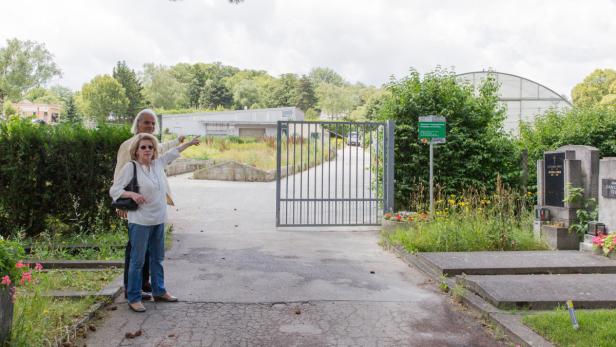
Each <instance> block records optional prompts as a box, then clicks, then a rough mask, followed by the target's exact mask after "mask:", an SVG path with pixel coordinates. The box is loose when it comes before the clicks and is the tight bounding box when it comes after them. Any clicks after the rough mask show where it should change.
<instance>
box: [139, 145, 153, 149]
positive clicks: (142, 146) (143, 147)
mask: <svg viewBox="0 0 616 347" xmlns="http://www.w3.org/2000/svg"><path fill="white" fill-rule="evenodd" d="M139 149H142V150H145V149H154V146H152V145H147V146H146V145H141V146H139Z"/></svg>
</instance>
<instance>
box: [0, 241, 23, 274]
mask: <svg viewBox="0 0 616 347" xmlns="http://www.w3.org/2000/svg"><path fill="white" fill-rule="evenodd" d="M23 257H24V250H23V248H22V247H21V245H20V244H19V243H17V242H14V241H7V240H4V239H3V238H1V237H0V279H2V278H3V277H4V276H9V278H10V280H11V283H14V284H15V283H17V281H18V280H19V279H20V273H21V271H20V270H19V269H18V268H17V267H16V266H15V265H16V264H17V262H18V261H20V260H21V259H23Z"/></svg>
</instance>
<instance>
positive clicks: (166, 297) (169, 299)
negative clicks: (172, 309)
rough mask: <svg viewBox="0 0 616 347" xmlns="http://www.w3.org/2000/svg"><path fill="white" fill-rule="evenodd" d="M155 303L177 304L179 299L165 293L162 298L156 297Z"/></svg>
mask: <svg viewBox="0 0 616 347" xmlns="http://www.w3.org/2000/svg"><path fill="white" fill-rule="evenodd" d="M154 301H164V302H177V301H178V298H176V297H175V296H173V295H171V294H169V293H165V294H163V295H161V296H154Z"/></svg>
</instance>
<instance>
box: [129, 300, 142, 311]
mask: <svg viewBox="0 0 616 347" xmlns="http://www.w3.org/2000/svg"><path fill="white" fill-rule="evenodd" d="M128 307H130V309H131V310H133V311H135V312H145V306H143V304H142V303H141V301H137V302H132V303H131V302H129V303H128Z"/></svg>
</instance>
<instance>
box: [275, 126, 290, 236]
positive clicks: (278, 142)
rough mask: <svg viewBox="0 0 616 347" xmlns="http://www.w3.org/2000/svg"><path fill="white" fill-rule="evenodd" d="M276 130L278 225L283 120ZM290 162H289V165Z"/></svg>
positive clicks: (277, 215)
mask: <svg viewBox="0 0 616 347" xmlns="http://www.w3.org/2000/svg"><path fill="white" fill-rule="evenodd" d="M277 123H278V124H277V125H278V128H277V131H276V227H279V226H280V173H281V168H280V166H281V164H282V158H281V157H282V150H281V149H282V147H281V142H282V121H278V122H277ZM288 164H289V163H287V165H288Z"/></svg>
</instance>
